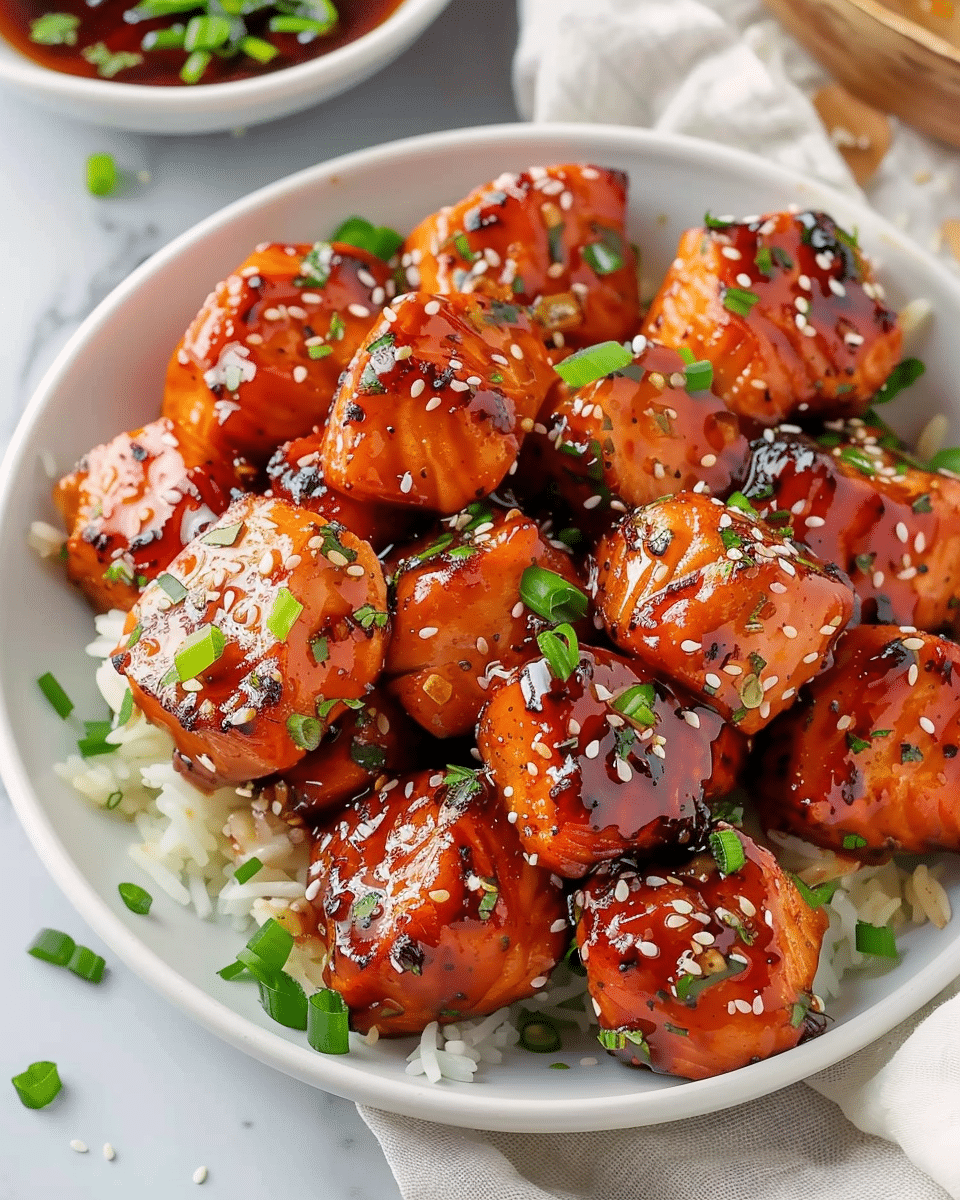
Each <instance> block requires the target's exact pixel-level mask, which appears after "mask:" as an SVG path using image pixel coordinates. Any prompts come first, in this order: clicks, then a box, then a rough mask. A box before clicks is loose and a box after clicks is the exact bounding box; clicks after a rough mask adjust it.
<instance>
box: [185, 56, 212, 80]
mask: <svg viewBox="0 0 960 1200" xmlns="http://www.w3.org/2000/svg"><path fill="white" fill-rule="evenodd" d="M212 58H213V55H212V54H211V53H210V51H209V50H194V52H193V53H192V54H191V55H190V57H189V58H188V59H187V61H186V62H185V63H184V64H183V66H182V67H181V68H180V78H181V80H182V81H183V82H184V83H199V82H200V79H201V77H202V76H203V73H204V71H205V70H206V69H207V67H209V65H210V61H211V59H212Z"/></svg>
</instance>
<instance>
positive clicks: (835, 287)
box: [827, 275, 847, 296]
mask: <svg viewBox="0 0 960 1200" xmlns="http://www.w3.org/2000/svg"><path fill="white" fill-rule="evenodd" d="M827 287H828V288H829V289H830V291H831V292H833V294H834V295H835V296H845V295H846V294H847V289H846V288H845V287H844V286H843V284H842V283H841V282H840V280H839V279H834V278H833V276H832V275H831V276H830V278H829V279H828V280H827Z"/></svg>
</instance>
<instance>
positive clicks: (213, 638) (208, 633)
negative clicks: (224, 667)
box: [173, 625, 227, 683]
mask: <svg viewBox="0 0 960 1200" xmlns="http://www.w3.org/2000/svg"><path fill="white" fill-rule="evenodd" d="M226 645H227V639H226V638H225V637H224V636H223V634H222V633H221V631H220V630H219V629H218V628H217V627H216V625H205V626H204V627H203V628H202V629H198V630H197V631H196V633H192V634H191V635H190V637H188V638H187V640H186V641H185V642H184V643H183V645H182V646H181V647H180V649H179V650H178V651H177V652H176V654H175V655H174V656H173V663H174V668H175V670H176V673H177V678H178V679H179V680H180V682H181V683H186V682H187V680H188V679H196V677H197V676H198V675H201V674H202V673H203V672H204V671H206V670H207V669H208V668H210V667H212V666H213V664H214V663H215V662H216V661H217V659H218V658H220V656H221V655H222V654H223V652H224V650H225V649H226Z"/></svg>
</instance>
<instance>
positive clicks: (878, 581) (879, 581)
mask: <svg viewBox="0 0 960 1200" xmlns="http://www.w3.org/2000/svg"><path fill="white" fill-rule="evenodd" d="M884 579H885V576H884V574H883V572H882V571H874V573H873V578H872V579H871V581H870V582H871V583H872V584H873V586H874V587H875V588H878V587H883V581H884Z"/></svg>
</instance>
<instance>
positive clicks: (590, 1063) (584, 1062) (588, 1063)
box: [580, 1000, 600, 1067]
mask: <svg viewBox="0 0 960 1200" xmlns="http://www.w3.org/2000/svg"><path fill="white" fill-rule="evenodd" d="M593 1006H594V1008H596V1009H597V1016H598V1017H599V1016H600V1011H599V1008H600V1006H599V1005H598V1004H597V1002H596V1000H594V1002H593ZM596 1065H597V1060H596V1059H595V1058H581V1059H580V1066H581V1067H595V1066H596Z"/></svg>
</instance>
